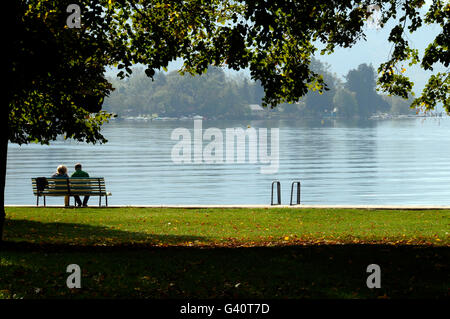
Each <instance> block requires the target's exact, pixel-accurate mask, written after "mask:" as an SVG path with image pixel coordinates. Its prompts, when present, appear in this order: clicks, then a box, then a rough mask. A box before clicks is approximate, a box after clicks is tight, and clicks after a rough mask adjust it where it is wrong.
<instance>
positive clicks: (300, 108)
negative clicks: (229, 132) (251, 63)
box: [105, 60, 415, 119]
mask: <svg viewBox="0 0 450 319" xmlns="http://www.w3.org/2000/svg"><path fill="white" fill-rule="evenodd" d="M311 65H312V69H313V70H314V71H315V72H317V73H319V74H322V75H323V77H324V81H325V83H326V84H327V86H328V91H326V92H325V93H323V94H319V92H318V91H310V92H309V93H308V94H307V95H306V96H305V97H303V98H302V99H301V100H300V101H299V102H298V103H296V104H281V105H279V106H278V107H277V108H275V109H273V110H270V109H264V110H262V111H257V110H256V111H255V106H254V105H261V99H262V98H263V95H264V91H263V89H262V87H261V86H260V85H259V84H258V83H255V82H253V81H250V80H249V79H248V78H247V77H245V76H243V75H235V76H229V75H226V74H225V72H224V71H223V70H222V69H221V68H217V67H210V68H209V69H208V72H207V73H206V74H203V75H201V76H195V77H194V76H191V75H189V74H185V75H183V76H182V75H180V74H178V72H176V71H173V72H170V73H164V72H159V73H157V74H156V76H155V79H154V81H152V80H151V79H149V78H148V77H147V76H146V75H145V73H144V71H143V70H142V69H136V70H135V72H133V75H132V76H131V77H130V78H128V79H126V80H117V79H110V81H111V82H112V83H113V86H114V88H115V90H114V91H113V93H112V94H111V96H110V97H109V98H107V99H106V100H105V109H106V110H108V111H110V112H114V113H117V114H118V115H119V116H121V117H123V116H138V115H151V116H153V117H183V116H192V115H201V116H203V117H205V118H216V119H222V118H227V119H239V118H249V117H262V116H267V113H269V112H270V114H271V116H286V117H326V116H336V117H346V118H349V117H369V116H371V115H373V114H376V113H391V114H414V113H415V110H413V109H410V108H409V105H410V104H411V100H408V101H407V100H403V99H401V98H398V97H388V96H381V95H379V94H378V93H377V92H376V90H375V85H376V72H375V70H374V68H373V67H372V66H371V65H367V64H361V65H360V66H359V67H358V68H357V69H355V70H350V71H349V72H348V74H347V75H346V77H345V81H342V80H340V79H338V77H337V76H336V75H335V74H333V73H332V72H331V68H330V66H329V65H327V64H325V63H322V62H320V61H318V60H313V61H312V63H311ZM249 105H253V110H251V108H250V107H249ZM256 109H257V108H256Z"/></svg>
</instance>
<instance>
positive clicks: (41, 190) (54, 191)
mask: <svg viewBox="0 0 450 319" xmlns="http://www.w3.org/2000/svg"><path fill="white" fill-rule="evenodd" d="M38 178H39V179H41V180H42V177H36V178H32V179H31V183H32V185H33V194H34V195H35V196H36V197H37V200H36V206H39V197H41V196H42V197H44V206H45V205H46V202H45V198H46V197H47V196H69V203H70V196H75V195H78V196H99V199H98V206H101V203H102V197H103V196H104V197H105V201H106V206H108V196H111V193H110V192H107V191H106V188H105V179H104V178H103V177H71V178H45V179H46V182H47V183H45V182H44V183H43V184H42V183H41V182H37V181H36V180H37V179H38ZM44 181H45V180H44ZM38 184H39V187H38ZM41 184H42V185H41ZM45 184H46V185H45Z"/></svg>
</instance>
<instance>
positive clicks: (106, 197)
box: [105, 195, 108, 207]
mask: <svg viewBox="0 0 450 319" xmlns="http://www.w3.org/2000/svg"><path fill="white" fill-rule="evenodd" d="M105 201H106V207H108V195H106V196H105Z"/></svg>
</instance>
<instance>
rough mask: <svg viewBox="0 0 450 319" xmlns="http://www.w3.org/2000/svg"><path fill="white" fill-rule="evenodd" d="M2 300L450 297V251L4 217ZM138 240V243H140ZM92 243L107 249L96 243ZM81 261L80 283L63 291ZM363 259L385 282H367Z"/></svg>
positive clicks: (0, 269)
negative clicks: (216, 244)
mask: <svg viewBox="0 0 450 319" xmlns="http://www.w3.org/2000/svg"><path fill="white" fill-rule="evenodd" d="M7 223H8V225H7V227H5V230H7V232H8V233H7V234H6V236H5V239H6V241H5V242H4V243H3V245H2V247H1V251H0V298H20V297H24V298H157V299H159V298H380V297H381V298H448V297H449V288H450V281H449V270H450V269H449V266H448V262H449V260H450V247H433V246H392V245H362V244H352V245H350V244H349V245H317V246H285V247H253V248H204V247H203V248H202V247H156V246H155V244H157V243H159V242H165V243H170V244H178V243H185V242H187V241H192V242H193V241H195V240H199V241H202V242H208V238H205V237H201V236H173V235H161V234H159V235H153V234H146V233H136V232H127V231H123V230H113V229H110V228H106V227H102V226H91V225H83V224H67V223H39V222H35V221H26V220H8V222H7ZM140 241H141V242H140ZM98 242H105V243H108V246H94V245H96V244H98ZM69 264H78V265H79V266H80V267H81V270H82V280H81V281H82V288H81V289H68V288H67V286H66V279H67V276H68V275H69V274H68V273H66V267H67V265H69ZM369 264H378V265H379V266H380V267H381V288H380V289H369V288H367V286H366V280H367V277H368V275H369V274H368V273H367V272H366V269H367V266H368V265H369Z"/></svg>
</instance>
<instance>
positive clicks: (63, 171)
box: [51, 163, 89, 207]
mask: <svg viewBox="0 0 450 319" xmlns="http://www.w3.org/2000/svg"><path fill="white" fill-rule="evenodd" d="M81 168H82V167H81V164H80V163H77V164H75V172H73V174H72V176H70V177H89V174H88V173H86V172H85V171H83V170H81ZM59 177H61V178H63V177H64V178H69V175H67V167H66V166H64V165H59V166H58V168H57V169H56V173H55V174H53V175H52V177H51V178H59ZM73 197H74V198H75V202H76V206H78V207H81V205H83V207H87V202H88V200H89V196H84V198H83V203H81V199H80V196H78V195H74V196H73ZM64 204H65V206H69V196H66V197H64Z"/></svg>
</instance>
